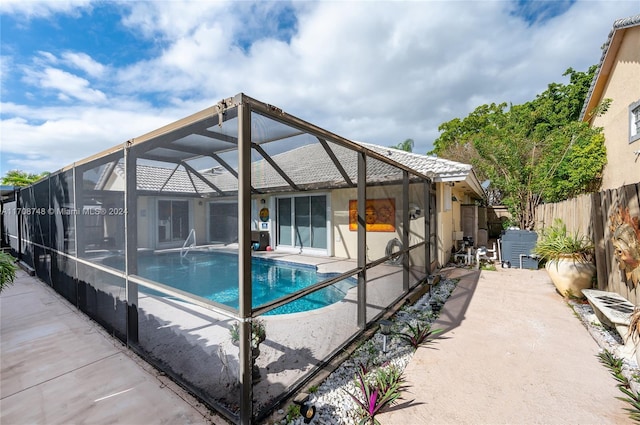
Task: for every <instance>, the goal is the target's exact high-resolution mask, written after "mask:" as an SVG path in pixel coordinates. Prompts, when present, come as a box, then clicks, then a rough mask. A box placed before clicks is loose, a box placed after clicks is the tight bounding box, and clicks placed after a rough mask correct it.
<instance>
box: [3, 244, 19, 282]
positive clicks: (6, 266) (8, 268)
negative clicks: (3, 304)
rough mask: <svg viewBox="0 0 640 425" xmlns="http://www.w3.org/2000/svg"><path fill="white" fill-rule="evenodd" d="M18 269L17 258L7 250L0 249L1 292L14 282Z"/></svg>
mask: <svg viewBox="0 0 640 425" xmlns="http://www.w3.org/2000/svg"><path fill="white" fill-rule="evenodd" d="M17 271H18V266H16V260H15V259H14V258H13V257H12V256H11V255H9V254H7V253H6V252H2V251H0V292H2V290H3V289H4V288H6V287H7V286H9V285H11V284H12V283H13V281H14V280H15V278H16V272H17Z"/></svg>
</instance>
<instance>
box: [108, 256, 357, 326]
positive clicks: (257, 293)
mask: <svg viewBox="0 0 640 425" xmlns="http://www.w3.org/2000/svg"><path fill="white" fill-rule="evenodd" d="M104 263H105V265H108V266H111V267H114V268H118V269H123V268H124V267H123V265H124V264H123V259H122V257H112V258H108V259H105V260H104ZM138 275H139V276H142V277H144V278H147V279H150V280H153V281H156V282H160V283H164V284H165V285H168V286H171V287H173V288H177V289H180V290H182V291H185V292H189V293H191V294H194V295H197V296H200V297H203V298H206V299H209V300H212V301H216V302H218V303H221V304H225V305H227V306H229V307H232V308H238V300H239V296H238V256H237V255H234V254H227V253H220V252H206V253H203V252H190V253H189V254H188V255H187V256H186V258H181V257H180V254H179V253H177V252H174V253H166V254H159V255H141V256H139V257H138ZM329 277H331V275H330V274H322V275H320V274H318V273H317V271H316V268H315V267H314V266H302V265H293V264H291V263H282V262H278V261H273V260H269V259H264V258H255V257H254V258H253V260H252V263H251V279H252V287H253V288H252V289H253V291H252V292H253V293H252V304H253V307H254V308H256V307H259V306H261V305H264V304H266V303H268V302H270V301H273V300H275V299H278V298H280V297H283V296H285V295H288V294H292V293H294V292H296V291H299V290H301V289H304V288H306V287H309V286H311V285H313V284H315V283H318V282H320V281H322V280H325V279H328V278H329ZM354 286H355V283H354V282H353V280H352V279H345V280H342V281H340V282H337V283H335V284H333V285H331V286H328V287H326V288H323V289H321V290H319V291H316V292H314V293H312V294H309V295H307V296H305V297H303V298H300V299H297V300H295V301H293V302H291V303H289V304H286V305H283V306H280V307H278V308H276V309H274V310H271V311H270V312H268V313H266V314H267V315H273V314H288V313H297V312H301V311H309V310H314V309H317V308H321V307H326V306H328V305H331V304H333V303H336V302H338V301H340V300H342V299H343V298H344V297H345V295H346V293H347V291H348V290H349V289H351V288H353V287H354Z"/></svg>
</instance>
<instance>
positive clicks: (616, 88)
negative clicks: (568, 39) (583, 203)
mask: <svg viewBox="0 0 640 425" xmlns="http://www.w3.org/2000/svg"><path fill="white" fill-rule="evenodd" d="M605 99H611V106H610V107H609V109H608V110H607V112H606V113H604V114H602V115H601V116H597V114H595V113H594V110H595V109H596V108H597V107H598V105H600V104H601V103H602V102H603V100H605ZM580 119H581V120H583V121H585V122H588V123H589V125H590V126H591V127H602V128H603V129H604V136H605V145H606V148H607V165H606V166H605V169H604V173H603V178H602V190H607V189H616V188H619V187H621V186H624V185H628V184H631V183H638V182H640V15H636V16H632V17H629V18H625V19H619V20H617V21H615V22H614V24H613V29H612V30H611V33H610V34H609V37H608V39H607V41H606V43H605V45H604V47H603V53H602V58H601V59H600V64H599V68H598V71H597V73H596V75H595V77H594V80H593V82H592V84H591V88H590V90H589V93H588V95H587V98H586V100H585V103H584V106H583V108H582V113H581V116H580Z"/></svg>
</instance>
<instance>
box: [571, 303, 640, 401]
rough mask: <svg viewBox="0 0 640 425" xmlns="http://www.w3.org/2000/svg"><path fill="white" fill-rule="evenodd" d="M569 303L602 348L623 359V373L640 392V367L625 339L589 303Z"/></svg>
mask: <svg viewBox="0 0 640 425" xmlns="http://www.w3.org/2000/svg"><path fill="white" fill-rule="evenodd" d="M568 304H569V306H570V307H571V308H572V309H573V311H574V312H575V313H576V316H578V318H579V319H580V321H581V322H582V324H583V325H584V326H585V327H586V328H587V331H588V332H589V334H591V336H592V337H593V339H594V340H595V341H596V342H597V343H598V345H599V346H600V348H601V350H607V351H609V352H610V353H611V354H613V355H614V356H615V357H617V358H620V359H622V361H623V366H622V373H623V374H624V375H625V376H626V377H627V379H629V383H630V385H631V388H632V389H633V390H634V391H636V392H640V382H638V379H639V377H640V368H639V367H638V364H637V362H636V358H635V355H633V353H629V352H628V350H625V349H624V341H623V340H622V338H621V337H620V335H619V334H618V332H616V330H615V329H611V328H608V327H606V326H605V325H603V324H602V323H601V322H600V320H599V319H598V317H597V316H596V315H595V313H594V312H593V308H592V307H591V306H590V305H589V304H588V303H586V302H581V301H575V300H569V301H568Z"/></svg>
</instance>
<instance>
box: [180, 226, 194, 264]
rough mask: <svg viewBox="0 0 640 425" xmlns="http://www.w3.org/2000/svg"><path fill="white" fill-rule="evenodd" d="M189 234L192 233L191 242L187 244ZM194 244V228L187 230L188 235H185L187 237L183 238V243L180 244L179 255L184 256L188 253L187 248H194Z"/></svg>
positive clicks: (189, 237)
mask: <svg viewBox="0 0 640 425" xmlns="http://www.w3.org/2000/svg"><path fill="white" fill-rule="evenodd" d="M191 235H193V243H191V244H190V245H189V240H190V239H191ZM195 246H196V229H191V231H190V232H189V236H187V239H185V240H184V243H183V244H182V248H180V257H182V258H184V257H185V256H186V255H187V254H188V253H189V250H190V249H191V248H194V247H195Z"/></svg>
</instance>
